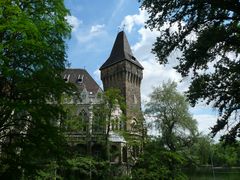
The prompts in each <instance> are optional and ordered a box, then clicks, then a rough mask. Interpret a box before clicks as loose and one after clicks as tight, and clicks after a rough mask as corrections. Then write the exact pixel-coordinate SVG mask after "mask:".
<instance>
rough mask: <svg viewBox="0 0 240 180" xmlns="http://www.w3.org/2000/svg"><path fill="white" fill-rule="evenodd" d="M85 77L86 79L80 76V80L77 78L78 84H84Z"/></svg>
mask: <svg viewBox="0 0 240 180" xmlns="http://www.w3.org/2000/svg"><path fill="white" fill-rule="evenodd" d="M83 77H84V75H80V74H79V75H78V78H77V83H78V84H81V83H82V82H83Z"/></svg>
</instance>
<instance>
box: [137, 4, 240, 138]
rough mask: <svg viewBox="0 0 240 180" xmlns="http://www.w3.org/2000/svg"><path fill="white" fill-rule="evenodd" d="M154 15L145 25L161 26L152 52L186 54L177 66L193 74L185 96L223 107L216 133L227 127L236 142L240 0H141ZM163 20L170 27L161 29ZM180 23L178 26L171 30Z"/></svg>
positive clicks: (165, 56) (163, 61)
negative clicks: (231, 118)
mask: <svg viewBox="0 0 240 180" xmlns="http://www.w3.org/2000/svg"><path fill="white" fill-rule="evenodd" d="M140 1H141V2H142V7H143V8H144V9H146V10H147V12H148V13H149V15H150V18H149V20H148V21H147V26H149V27H150V28H151V29H153V28H156V29H158V30H161V32H162V33H161V36H160V37H158V38H157V40H156V42H155V44H154V48H153V52H154V53H156V56H157V57H158V61H159V62H160V63H161V64H166V63H167V62H168V56H169V55H170V53H171V52H173V51H175V50H176V49H179V50H181V51H182V55H181V56H180V57H179V58H178V61H179V64H178V65H177V66H175V68H176V69H177V71H178V72H179V73H181V75H182V76H183V77H185V76H191V77H192V82H191V85H190V87H189V90H188V91H187V96H188V98H189V100H190V102H191V104H192V105H193V106H194V105H195V104H196V103H197V102H198V100H201V99H202V100H205V101H206V103H207V104H211V105H213V107H214V108H217V109H218V110H219V118H218V121H217V124H216V125H215V126H214V127H212V133H213V135H216V133H218V132H219V131H220V130H222V129H224V128H225V127H226V126H227V127H228V132H227V133H226V134H225V135H224V136H223V139H225V140H226V141H228V142H232V141H234V140H235V138H236V137H239V136H240V131H239V128H240V122H239V115H237V116H235V119H234V120H233V122H230V121H231V120H230V117H231V116H233V114H234V112H236V113H237V111H238V110H239V108H240V106H239V104H240V98H239V97H240V92H239V88H240V81H239V79H240V77H239V68H240V63H239V52H240V48H239V47H240V46H239V45H240V23H239V21H240V2H239V0H221V1H217V0H211V1H209V0H200V1H199V0H190V1H186V0H173V1H165V0H140ZM164 23H169V25H170V26H169V27H168V28H165V29H163V28H162V27H163V25H164ZM173 25H176V26H175V27H177V31H171V27H172V26H173Z"/></svg>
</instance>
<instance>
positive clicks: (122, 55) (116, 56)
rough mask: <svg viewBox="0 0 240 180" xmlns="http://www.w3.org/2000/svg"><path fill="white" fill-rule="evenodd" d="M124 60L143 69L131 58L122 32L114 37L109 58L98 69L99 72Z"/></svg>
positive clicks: (130, 51)
mask: <svg viewBox="0 0 240 180" xmlns="http://www.w3.org/2000/svg"><path fill="white" fill-rule="evenodd" d="M124 60H127V61H130V62H131V63H133V64H135V65H137V66H138V67H140V68H141V69H143V67H142V65H141V64H140V63H139V62H138V60H137V59H136V58H135V57H134V56H133V53H132V50H131V48H130V45H129V43H128V40H127V37H126V35H125V33H124V31H121V32H119V33H118V35H117V37H116V40H115V43H114V45H113V48H112V52H111V54H110V57H109V58H108V59H107V61H106V62H105V63H104V64H103V65H102V66H101V67H100V70H101V69H104V68H106V67H109V66H111V65H113V64H116V63H118V62H120V61H124Z"/></svg>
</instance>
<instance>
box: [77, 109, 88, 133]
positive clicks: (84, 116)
mask: <svg viewBox="0 0 240 180" xmlns="http://www.w3.org/2000/svg"><path fill="white" fill-rule="evenodd" d="M79 117H80V121H81V131H82V132H87V131H88V123H89V117H88V114H87V112H86V111H85V110H82V111H81V112H80V114H79Z"/></svg>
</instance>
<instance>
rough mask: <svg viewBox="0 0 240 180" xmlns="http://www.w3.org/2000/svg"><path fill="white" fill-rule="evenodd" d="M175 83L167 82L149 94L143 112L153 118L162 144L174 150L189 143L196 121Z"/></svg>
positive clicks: (193, 133)
mask: <svg viewBox="0 0 240 180" xmlns="http://www.w3.org/2000/svg"><path fill="white" fill-rule="evenodd" d="M176 87H177V84H176V83H174V82H170V81H169V82H168V83H166V84H163V85H162V87H161V86H160V87H157V88H155V89H154V90H153V92H152V93H151V94H150V101H149V102H148V103H147V104H146V109H145V113H146V114H147V115H148V116H149V117H151V118H152V119H153V120H154V123H155V125H156V129H157V130H158V131H159V133H160V138H161V139H162V141H163V144H164V145H165V146H166V147H168V148H169V150H172V151H176V150H179V149H181V148H183V147H186V146H188V145H190V144H191V137H193V136H194V135H195V134H196V132H197V123H196V120H194V119H193V118H192V116H191V114H190V113H189V112H188V103H187V102H186V100H185V97H184V96H183V95H181V94H180V93H179V92H177V89H176Z"/></svg>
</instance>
